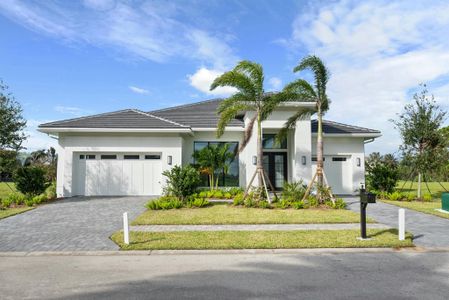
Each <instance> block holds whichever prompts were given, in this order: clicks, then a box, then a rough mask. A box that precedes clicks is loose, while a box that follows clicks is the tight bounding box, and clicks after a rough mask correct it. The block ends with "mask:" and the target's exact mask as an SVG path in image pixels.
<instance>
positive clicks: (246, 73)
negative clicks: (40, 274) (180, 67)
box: [210, 61, 283, 201]
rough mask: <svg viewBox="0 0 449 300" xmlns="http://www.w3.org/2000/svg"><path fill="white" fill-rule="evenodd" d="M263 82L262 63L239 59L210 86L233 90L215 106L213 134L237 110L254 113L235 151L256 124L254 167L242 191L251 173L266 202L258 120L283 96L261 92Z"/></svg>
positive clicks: (259, 121) (246, 139)
mask: <svg viewBox="0 0 449 300" xmlns="http://www.w3.org/2000/svg"><path fill="white" fill-rule="evenodd" d="M263 85H264V72H263V68H262V66H261V65H260V64H257V63H254V62H251V61H241V62H239V63H238V64H237V66H235V67H234V69H232V70H231V71H228V72H226V73H224V74H222V75H221V76H219V77H217V78H216V79H215V80H214V82H213V83H212V85H211V87H210V89H211V90H214V89H216V88H217V87H220V86H221V87H225V86H229V87H234V88H236V89H237V92H236V93H235V94H233V95H232V96H230V97H229V98H227V99H225V100H223V101H222V103H221V104H220V106H219V107H218V111H217V112H218V114H219V115H220V120H219V122H218V126H217V137H221V136H222V135H223V133H224V130H225V128H226V126H227V124H228V123H229V122H230V121H231V120H233V119H235V117H236V116H237V115H238V114H239V113H241V112H244V111H254V112H255V114H254V116H253V117H252V118H251V119H250V121H249V123H248V124H247V125H246V130H245V133H244V137H243V141H242V142H241V144H240V147H239V150H238V151H239V152H241V151H242V150H243V149H244V148H245V147H246V145H247V144H248V142H249V140H250V139H251V137H252V134H253V128H254V125H255V124H257V167H256V172H255V173H254V175H253V177H252V179H251V180H250V182H249V183H248V187H247V189H246V192H247V191H248V189H249V188H250V187H251V185H252V183H253V180H254V178H255V176H256V175H258V181H259V186H261V187H264V188H265V191H266V194H267V198H268V201H270V197H269V195H268V191H267V190H268V189H267V185H266V183H265V178H266V179H267V181H268V183H269V184H270V185H271V183H270V181H269V179H268V176H266V174H265V171H264V169H263V164H262V159H263V148H262V121H263V120H265V119H266V118H267V117H268V116H269V115H270V114H271V113H272V111H273V110H274V108H275V107H276V104H277V103H279V102H282V101H283V99H281V98H280V97H282V95H280V94H276V93H265V90H264V87H263ZM272 189H273V188H272ZM245 196H246V193H245Z"/></svg>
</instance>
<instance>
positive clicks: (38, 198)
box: [32, 194, 47, 204]
mask: <svg viewBox="0 0 449 300" xmlns="http://www.w3.org/2000/svg"><path fill="white" fill-rule="evenodd" d="M32 200H33V203H34V204H41V203H42V202H45V201H47V195H45V194H40V195H37V196H34V197H33V198H32Z"/></svg>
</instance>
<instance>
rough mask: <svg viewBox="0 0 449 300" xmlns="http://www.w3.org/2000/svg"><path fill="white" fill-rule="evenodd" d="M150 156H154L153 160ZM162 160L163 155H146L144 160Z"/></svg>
mask: <svg viewBox="0 0 449 300" xmlns="http://www.w3.org/2000/svg"><path fill="white" fill-rule="evenodd" d="M150 156H153V158H150ZM156 156H157V158H156ZM161 158H162V155H161V154H145V156H144V159H145V160H160V159H161Z"/></svg>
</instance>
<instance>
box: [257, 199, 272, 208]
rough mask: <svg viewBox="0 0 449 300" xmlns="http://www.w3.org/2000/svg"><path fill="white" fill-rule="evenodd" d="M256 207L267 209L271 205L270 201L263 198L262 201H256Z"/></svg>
mask: <svg viewBox="0 0 449 300" xmlns="http://www.w3.org/2000/svg"><path fill="white" fill-rule="evenodd" d="M257 207H259V208H266V209H268V208H271V205H270V203H268V201H265V200H263V201H259V202H258V203H257Z"/></svg>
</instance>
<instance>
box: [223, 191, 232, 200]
mask: <svg viewBox="0 0 449 300" xmlns="http://www.w3.org/2000/svg"><path fill="white" fill-rule="evenodd" d="M223 197H224V198H225V199H231V198H232V194H231V193H229V192H226V193H224V194H223Z"/></svg>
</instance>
